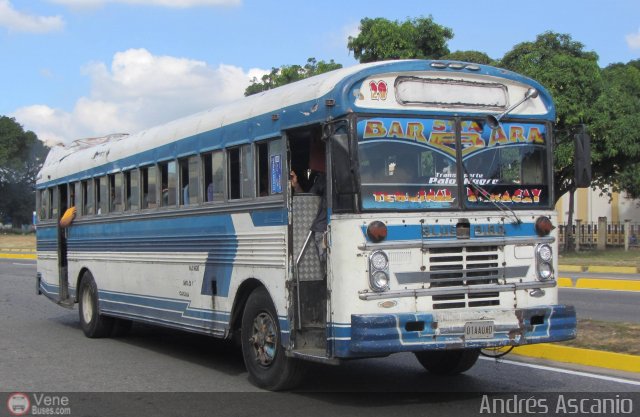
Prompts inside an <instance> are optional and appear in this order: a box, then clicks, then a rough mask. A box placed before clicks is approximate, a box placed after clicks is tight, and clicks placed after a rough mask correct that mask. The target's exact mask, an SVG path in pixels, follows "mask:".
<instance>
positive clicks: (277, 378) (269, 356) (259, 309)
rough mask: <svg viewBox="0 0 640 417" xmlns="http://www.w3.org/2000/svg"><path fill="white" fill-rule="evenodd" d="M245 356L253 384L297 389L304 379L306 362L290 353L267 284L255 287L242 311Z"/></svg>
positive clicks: (242, 340)
mask: <svg viewBox="0 0 640 417" xmlns="http://www.w3.org/2000/svg"><path fill="white" fill-rule="evenodd" d="M240 337H241V344H242V357H243V359H244V363H245V366H246V367H247V371H248V372H249V381H251V383H252V384H254V385H256V386H258V387H260V388H264V389H268V390H271V391H280V390H284V389H289V388H293V387H294V386H295V385H296V384H298V383H299V382H300V378H301V376H302V364H301V363H300V361H298V360H296V359H293V358H290V357H288V356H286V354H285V349H284V347H283V346H282V342H281V340H280V324H279V322H278V315H277V314H276V309H275V307H274V306H273V302H272V301H271V297H269V293H268V292H267V290H266V289H265V288H264V287H259V288H256V289H255V290H253V292H252V293H251V295H249V299H248V300H247V304H246V305H245V308H244V311H243V313H242V333H241V336H240Z"/></svg>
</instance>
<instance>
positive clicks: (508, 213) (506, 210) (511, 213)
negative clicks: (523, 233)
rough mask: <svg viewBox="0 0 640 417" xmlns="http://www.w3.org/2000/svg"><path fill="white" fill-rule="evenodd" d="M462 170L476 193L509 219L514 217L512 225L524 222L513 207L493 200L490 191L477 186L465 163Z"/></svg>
mask: <svg viewBox="0 0 640 417" xmlns="http://www.w3.org/2000/svg"><path fill="white" fill-rule="evenodd" d="M462 170H463V171H464V175H465V176H466V178H468V179H469V184H470V185H471V187H472V188H473V189H474V190H475V191H476V192H479V193H480V194H482V197H483V198H484V199H485V200H487V201H489V202H490V203H491V204H493V205H494V206H495V207H496V208H497V209H498V210H500V211H501V212H502V213H504V214H505V215H506V216H507V217H512V218H513V220H512V221H511V224H514V225H518V224H522V220H520V217H518V215H517V214H516V212H515V211H513V209H512V208H511V207H509V206H508V205H506V204H505V203H503V202H502V201H499V200H498V201H495V200H493V199H492V198H491V194H490V193H489V191H487V190H485V189H484V188H483V187H481V186H479V185H478V184H476V183H475V182H474V181H473V178H472V177H471V174H469V171H467V167H466V165H465V164H464V161H462ZM462 183H463V184H464V179H463V180H462ZM476 195H477V194H476Z"/></svg>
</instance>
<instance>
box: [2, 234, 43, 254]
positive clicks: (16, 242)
mask: <svg viewBox="0 0 640 417" xmlns="http://www.w3.org/2000/svg"><path fill="white" fill-rule="evenodd" d="M0 249H29V250H36V235H35V234H34V233H27V234H23V235H21V234H14V233H6V234H5V233H2V234H0Z"/></svg>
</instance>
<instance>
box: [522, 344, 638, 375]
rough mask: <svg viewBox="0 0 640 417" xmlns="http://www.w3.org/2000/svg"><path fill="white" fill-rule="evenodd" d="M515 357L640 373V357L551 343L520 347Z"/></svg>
mask: <svg viewBox="0 0 640 417" xmlns="http://www.w3.org/2000/svg"><path fill="white" fill-rule="evenodd" d="M512 353H513V354H514V355H519V356H528V357H532V358H540V359H549V360H552V361H556V362H564V363H573V364H577V365H586V366H595V367H598V368H607V369H615V370H618V371H627V372H640V356H636V355H628V354H624V353H614V352H605V351H601V350H592V349H581V348H574V347H570V346H559V345H555V344H550V343H542V344H536V345H526V346H518V347H516V348H515V349H513V352H512Z"/></svg>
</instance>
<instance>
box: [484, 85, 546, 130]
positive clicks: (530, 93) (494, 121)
mask: <svg viewBox="0 0 640 417" xmlns="http://www.w3.org/2000/svg"><path fill="white" fill-rule="evenodd" d="M536 97H538V90H536V89H535V88H530V89H528V90H527V92H526V93H525V95H524V97H523V98H522V99H521V100H520V101H518V102H516V103H514V104H513V105H512V106H511V107H509V108H508V109H507V110H505V111H504V112H502V113H500V114H499V115H497V116H494V115H493V114H489V115H487V118H486V120H487V124H488V125H489V127H490V128H491V130H495V129H497V128H499V127H500V119H502V118H503V117H504V116H506V115H507V114H509V113H510V112H512V111H513V110H514V109H515V108H516V107H518V106H519V105H521V104H522V103H524V102H525V101H527V100H529V99H530V98H536Z"/></svg>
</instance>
